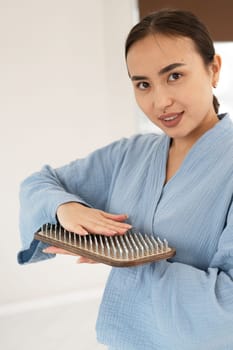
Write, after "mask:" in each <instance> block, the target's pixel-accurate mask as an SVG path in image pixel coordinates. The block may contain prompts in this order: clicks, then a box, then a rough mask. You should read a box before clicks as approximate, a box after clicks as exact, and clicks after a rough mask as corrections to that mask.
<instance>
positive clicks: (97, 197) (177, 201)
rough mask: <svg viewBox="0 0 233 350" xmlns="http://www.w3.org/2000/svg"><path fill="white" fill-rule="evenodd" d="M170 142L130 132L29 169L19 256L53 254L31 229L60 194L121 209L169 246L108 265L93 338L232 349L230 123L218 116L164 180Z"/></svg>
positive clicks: (113, 345)
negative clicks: (161, 256) (136, 262)
mask: <svg viewBox="0 0 233 350" xmlns="http://www.w3.org/2000/svg"><path fill="white" fill-rule="evenodd" d="M170 141H171V140H170V138H169V137H168V136H167V135H164V134H162V135H155V134H146V135H136V136H133V137H131V138H130V139H122V140H120V141H117V142H114V143H112V144H111V145H109V146H107V147H104V148H102V149H100V150H97V151H95V152H93V153H92V154H91V155H90V156H89V157H87V158H85V159H79V160H76V161H74V162H72V163H70V164H69V165H66V166H64V167H61V168H59V169H52V168H51V167H49V166H45V167H44V168H43V169H42V170H41V172H38V173H35V174H33V175H32V176H30V177H29V178H27V179H26V180H25V181H24V182H23V183H22V186H21V215H20V217H21V220H20V223H21V224H20V230H21V236H22V242H23V249H22V251H21V252H20V253H19V255H18V260H19V262H20V263H28V262H34V261H39V260H42V259H46V258H48V257H51V255H49V256H48V254H44V253H43V252H42V249H43V244H42V243H37V242H36V241H34V240H33V235H34V233H35V232H36V231H37V230H38V228H39V227H40V226H41V225H42V224H44V223H46V222H51V223H55V222H56V210H57V207H58V206H59V205H60V204H62V203H65V202H69V201H77V202H81V203H83V204H85V205H88V206H90V207H95V208H99V209H102V210H105V211H108V212H112V213H127V214H128V215H129V222H130V223H132V224H133V225H134V226H135V227H136V228H137V229H138V230H140V231H141V232H142V233H148V234H153V235H156V236H160V237H161V238H166V239H167V240H168V242H169V245H170V246H173V247H175V248H176V250H177V253H176V256H175V257H174V258H172V259H170V260H168V261H167V260H164V261H161V262H157V263H152V264H146V265H143V266H139V267H133V268H113V269H112V270H111V273H110V276H109V279H108V282H107V285H106V288H105V292H104V296H103V299H102V302H101V306H100V310H99V316H98V320H97V337H98V340H99V341H100V342H102V343H105V344H107V345H108V346H109V348H110V349H112V350H113V349H114V350H157V349H159V350H194V349H195V350H197V349H198V350H206V349H211V350H232V349H233V205H232V199H233V124H232V121H231V119H230V117H229V116H228V115H225V116H224V117H222V116H221V117H220V121H219V122H218V123H217V124H216V125H215V126H214V127H213V128H212V129H210V130H208V131H207V132H206V133H205V134H204V135H202V136H201V137H200V138H199V140H198V141H197V142H196V143H195V144H194V145H193V147H192V148H191V149H190V151H189V153H188V154H187V156H186V157H185V159H184V161H183V163H182V165H181V167H180V168H179V170H178V171H177V172H176V174H175V175H174V176H173V177H172V178H171V179H170V180H169V181H168V182H167V183H166V184H165V185H164V183H165V178H166V164H167V157H168V151H169V145H170ZM34 203H37V205H36V206H35V205H34Z"/></svg>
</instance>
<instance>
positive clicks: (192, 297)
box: [151, 207, 233, 350]
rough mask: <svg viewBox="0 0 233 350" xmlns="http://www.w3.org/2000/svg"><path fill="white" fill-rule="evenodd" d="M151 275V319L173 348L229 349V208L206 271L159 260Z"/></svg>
mask: <svg viewBox="0 0 233 350" xmlns="http://www.w3.org/2000/svg"><path fill="white" fill-rule="evenodd" d="M151 272H152V273H151V286H152V289H151V294H152V300H153V305H155V309H154V310H153V311H154V315H155V318H156V315H160V316H159V319H156V322H158V324H159V325H160V327H161V328H162V329H164V330H167V332H168V333H169V332H170V334H171V339H173V340H174V339H176V340H177V348H179V346H180V348H185V345H186V346H187V348H188V349H191V348H192V347H191V345H193V348H192V349H197V348H199V349H204V348H205V349H224V350H225V349H228V347H227V346H233V333H232V330H233V208H232V207H231V209H230V211H229V214H228V218H227V225H226V227H225V229H224V231H223V233H222V235H221V238H220V240H219V245H218V250H217V252H216V253H215V254H214V256H213V259H212V262H211V264H210V266H209V268H208V269H207V270H206V271H204V270H200V269H197V268H195V267H192V266H189V265H185V264H182V263H170V262H168V261H162V262H159V263H157V264H154V265H152V270H151ZM161 315H162V317H161ZM204 345H205V346H204ZM174 348H176V346H175V344H174ZM229 349H230V347H229Z"/></svg>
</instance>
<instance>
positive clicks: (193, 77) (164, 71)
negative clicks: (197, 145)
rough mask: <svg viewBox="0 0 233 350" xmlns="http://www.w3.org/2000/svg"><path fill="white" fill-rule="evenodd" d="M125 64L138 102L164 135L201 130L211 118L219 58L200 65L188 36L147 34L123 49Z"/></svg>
mask: <svg viewBox="0 0 233 350" xmlns="http://www.w3.org/2000/svg"><path fill="white" fill-rule="evenodd" d="M127 66H128V72H129V76H130V78H131V80H132V83H133V87H134V92H135V97H136V101H137V103H138V105H139V107H140V108H141V109H142V111H143V112H144V113H145V114H146V115H147V116H148V118H149V119H150V120H151V121H152V122H153V123H154V124H156V125H157V126H158V127H159V128H161V129H162V130H163V131H164V132H165V133H166V134H168V135H169V136H170V137H172V138H177V139H178V138H187V137H192V136H193V135H194V134H195V135H201V134H202V133H203V132H205V131H206V130H207V129H209V128H210V127H212V126H213V125H214V124H215V123H216V122H217V117H216V113H215V112H214V107H213V93H212V87H213V86H214V85H215V84H216V82H217V81H218V78H219V70H220V58H219V57H218V56H215V58H214V61H213V63H211V64H210V65H209V66H206V65H204V63H203V60H202V57H201V56H200V54H199V53H198V52H197V50H196V48H195V46H194V43H193V41H192V40H191V39H189V38H187V37H170V36H165V35H159V34H158V35H154V36H153V35H150V36H147V37H146V38H144V39H141V40H140V41H138V42H136V43H134V44H133V45H132V47H131V48H130V49H129V52H128V55H127Z"/></svg>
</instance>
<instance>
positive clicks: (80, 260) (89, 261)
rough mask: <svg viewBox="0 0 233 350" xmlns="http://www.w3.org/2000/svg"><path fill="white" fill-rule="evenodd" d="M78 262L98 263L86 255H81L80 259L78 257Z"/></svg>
mask: <svg viewBox="0 0 233 350" xmlns="http://www.w3.org/2000/svg"><path fill="white" fill-rule="evenodd" d="M76 262H77V264H85V263H86V264H98V263H97V262H96V261H94V260H92V259H88V258H85V257H84V256H80V257H79V258H78V259H77V261H76Z"/></svg>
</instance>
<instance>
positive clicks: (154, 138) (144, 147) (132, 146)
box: [120, 133, 165, 152]
mask: <svg viewBox="0 0 233 350" xmlns="http://www.w3.org/2000/svg"><path fill="white" fill-rule="evenodd" d="M164 139H165V135H164V134H154V133H150V134H149V133H148V134H137V135H133V136H131V137H130V138H127V139H122V140H121V141H120V142H121V145H122V146H123V147H124V148H125V151H128V152H132V151H133V152H138V151H140V152H148V151H149V150H151V149H152V148H153V149H155V148H156V146H158V145H160V144H161V143H163V141H164Z"/></svg>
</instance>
